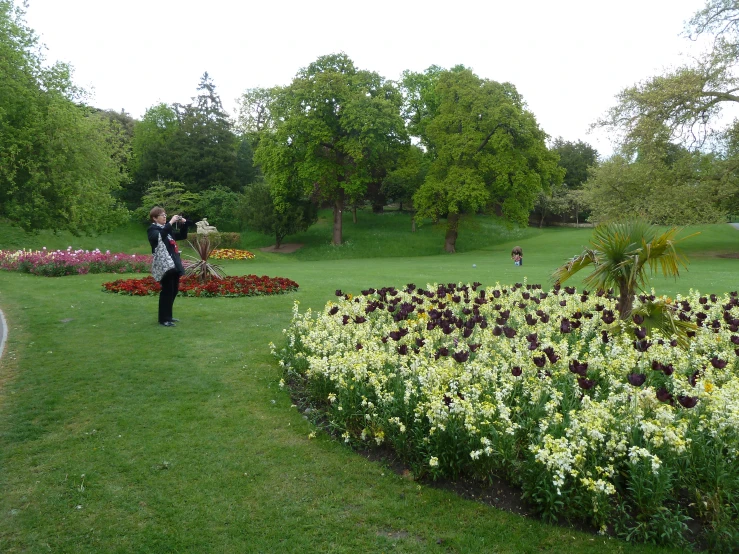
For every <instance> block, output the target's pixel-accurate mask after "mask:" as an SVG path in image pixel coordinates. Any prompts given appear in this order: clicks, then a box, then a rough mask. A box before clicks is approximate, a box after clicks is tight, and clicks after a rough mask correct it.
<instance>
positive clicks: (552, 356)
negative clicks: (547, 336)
mask: <svg viewBox="0 0 739 554" xmlns="http://www.w3.org/2000/svg"><path fill="white" fill-rule="evenodd" d="M542 352H544V354H546V355H547V358H549V363H552V364H554V363H556V362H557V360H559V355H557V354H555V353H554V348H552V347H551V346H548V347H546V348H545V349H544V350H543V351H542Z"/></svg>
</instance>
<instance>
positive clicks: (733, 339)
mask: <svg viewBox="0 0 739 554" xmlns="http://www.w3.org/2000/svg"><path fill="white" fill-rule="evenodd" d="M731 342H733V343H734V344H739V335H731Z"/></svg>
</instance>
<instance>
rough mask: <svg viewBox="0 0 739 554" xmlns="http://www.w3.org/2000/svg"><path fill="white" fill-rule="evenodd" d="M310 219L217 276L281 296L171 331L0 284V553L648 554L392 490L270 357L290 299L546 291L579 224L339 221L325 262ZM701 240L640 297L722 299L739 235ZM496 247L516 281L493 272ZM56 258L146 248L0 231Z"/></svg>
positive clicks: (117, 237)
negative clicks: (371, 291) (674, 274)
mask: <svg viewBox="0 0 739 554" xmlns="http://www.w3.org/2000/svg"><path fill="white" fill-rule="evenodd" d="M322 215H324V216H325V215H326V214H325V213H324V214H322ZM347 215H348V214H347ZM322 225H323V228H322V229H323V230H322V231H321V232H320V233H319V230H320V227H319V228H318V230H316V229H312V230H311V234H305V235H301V236H297V237H289V238H288V239H287V242H301V243H303V244H305V245H306V246H305V247H304V248H303V249H302V250H301V251H299V252H297V253H296V254H291V255H285V254H263V253H261V252H259V251H258V247H260V246H266V245H268V244H270V241H269V239H268V238H267V237H261V236H258V235H251V234H248V233H246V234H245V235H244V244H243V246H244V247H246V248H250V249H253V250H254V251H255V253H256V254H257V257H256V259H254V260H251V261H248V262H226V263H224V266H225V267H226V269H227V272H228V273H230V274H243V273H256V274H258V275H261V274H267V275H270V276H283V277H289V278H291V279H294V280H295V281H297V282H298V283H299V284H300V291H299V292H297V293H295V294H290V295H285V296H276V297H262V298H224V299H220V298H219V299H208V298H203V299H199V298H180V299H178V300H177V302H176V303H175V315H176V317H179V318H180V319H182V322H181V323H180V324H179V325H178V327H177V328H175V329H167V328H163V327H160V326H158V325H157V324H156V304H157V299H156V298H132V297H127V296H116V295H110V294H104V293H102V292H100V285H101V283H102V282H104V281H106V280H111V279H113V278H114V276H111V275H85V276H74V277H63V278H56V279H50V278H43V277H34V276H30V275H21V274H15V273H7V272H0V307H1V308H2V310H3V311H4V313H5V316H6V319H7V322H8V326H9V327H10V336H9V338H8V343H7V345H6V351H5V355H4V356H3V358H2V361H0V514H2V517H0V552H46V551H52V552H172V551H190V552H383V551H395V552H541V551H549V552H599V553H600V552H620V551H623V550H625V549H627V548H628V549H629V550H630V551H635V552H663V551H664V550H660V549H657V548H654V547H648V546H640V547H632V546H629V545H626V544H625V543H622V542H620V541H617V540H614V539H607V538H604V537H599V536H595V535H589V534H585V533H580V532H577V531H574V530H572V529H569V528H566V527H553V526H548V525H544V524H542V523H541V522H539V521H537V520H536V519H531V518H524V517H521V516H517V515H512V514H509V513H507V512H503V511H499V510H497V509H494V508H492V507H489V506H487V505H485V504H481V503H478V502H474V501H469V500H465V499H462V498H460V497H457V496H456V495H455V494H453V493H451V492H446V491H443V490H439V489H436V488H434V487H432V486H428V485H427V484H423V483H416V482H413V481H410V480H407V479H404V478H402V477H401V476H399V475H396V474H395V473H394V472H392V471H391V470H389V469H388V468H387V467H386V466H384V465H383V464H382V463H378V462H370V461H368V460H366V459H365V458H364V457H362V456H361V455H359V454H356V453H354V452H353V451H352V450H351V449H349V448H347V447H345V446H344V445H342V444H340V443H338V442H335V441H333V440H331V439H329V438H328V437H326V436H325V435H323V434H320V433H319V434H318V437H317V438H315V439H312V440H311V439H309V436H308V435H309V434H310V433H311V431H313V430H314V427H313V426H312V425H311V424H310V423H309V422H308V421H306V419H305V418H304V417H303V415H302V414H301V413H299V412H298V411H297V410H296V409H295V408H292V407H291V400H290V398H289V395H288V393H287V392H284V391H281V390H280V389H279V388H278V382H279V380H280V377H281V373H280V369H279V367H278V365H277V364H276V362H275V361H274V360H273V358H272V357H271V356H270V354H269V348H268V344H269V342H270V341H271V342H274V343H276V344H280V343H281V340H282V338H281V337H282V333H281V330H282V329H283V328H285V327H286V326H287V325H288V323H289V320H290V315H291V308H292V304H293V302H294V301H295V300H298V301H299V302H300V303H301V310H304V309H306V308H308V307H311V308H314V309H320V308H321V307H322V306H323V305H324V303H325V302H326V301H327V300H328V299H330V298H332V297H333V294H334V291H335V289H342V290H344V291H347V292H352V291H359V290H360V289H362V288H367V287H381V286H384V285H404V284H406V283H409V282H415V283H417V284H423V285H425V284H426V283H428V282H458V281H464V282H466V281H480V282H482V283H484V284H493V283H495V282H496V281H499V282H501V283H512V282H517V281H518V282H522V281H523V280H524V279H527V280H528V282H529V283H542V284H545V285H546V284H548V283H549V281H548V276H549V274H551V272H552V270H553V269H554V267H555V266H556V265H558V264H559V263H561V262H562V261H563V260H564V259H566V258H567V257H568V256H571V255H573V254H575V253H577V252H579V250H580V249H581V247H582V246H583V245H584V244H585V243H586V242H587V239H588V237H589V234H590V232H589V231H588V230H572V229H554V230H544V231H541V230H538V229H523V230H516V229H511V230H508V229H506V228H505V227H502V226H500V225H498V224H497V223H496V222H495V221H493V220H490V219H486V218H480V219H479V220H478V221H477V222H476V223H474V224H472V225H470V227H469V228H468V229H467V230H466V234H465V229H463V230H462V233H461V235H460V240H459V250H460V253H458V254H456V255H445V254H439V252H440V250H441V245H442V242H443V234H441V233H440V232H439V231H438V230H435V229H433V228H432V227H431V226H430V225H424V226H423V227H421V228H420V229H419V231H418V232H417V233H416V234H415V235H412V234H411V233H410V232H409V230H410V220H409V218H408V216H405V215H403V214H386V215H383V216H374V217H373V216H370V215H368V214H364V215H363V214H360V219H359V222H358V223H357V224H356V225H354V224H352V223H351V218H350V217H347V219H346V223H345V235H346V237H347V238H348V239H349V241H350V244H349V246H348V247H341V248H334V247H330V246H328V244H327V243H328V240H329V233H328V231H329V227H328V226H327V225H328V223H326V222H325V221H324V222H323V223H322ZM701 232H702V234H701V235H700V236H698V237H695V238H693V239H690V241H688V242H686V243H685V244H686V250H689V253H690V256H691V260H692V263H691V265H690V267H689V271H688V272H687V273H685V275H684V276H683V277H681V279H680V280H678V281H677V282H675V281H672V280H670V281H667V282H662V280H660V279H656V280H655V284H656V286H657V288H658V292H662V291H664V292H668V293H670V294H675V293H679V292H686V291H687V290H689V289H690V288H698V289H700V290H701V291H705V292H717V293H718V292H725V291H727V290H735V289H736V288H738V285H739V279H737V277H736V275H737V270H739V259H731V258H719V257H716V254H718V253H723V254H726V253H731V252H734V253H736V252H739V231H736V230H734V229H732V228H731V227H730V226H728V225H722V226H706V227H704V228H702V229H701ZM691 242H692V245H691ZM514 244H520V245H521V246H522V247H523V249H524V253H525V264H526V265H524V266H523V267H514V266H513V265H512V263H511V262H510V259H509V254H510V249H511V247H512V246H513V245H514ZM68 245H71V246H73V247H82V248H88V249H89V248H95V247H98V248H100V249H102V250H106V249H110V250H111V251H125V252H130V253H133V252H144V251H146V249H147V244H146V240H145V234H144V230H143V228H142V227H140V226H138V227H137V226H133V225H132V226H129V227H127V228H123V229H121V230H119V231H117V232H116V233H112V234H110V235H106V236H102V237H96V238H95V237H93V238H90V237H85V238H79V239H78V238H75V237H70V236H65V235H56V236H55V235H49V234H40V235H35V236H30V237H29V236H26V235H25V234H23V233H20V232H18V231H17V230H15V229H13V228H10V227H8V226H2V225H0V248H19V247H26V248H38V247H41V246H47V247H48V248H58V247H62V248H66V246H68ZM689 245H691V246H690V247H689ZM383 252H384V253H385V256H387V257H379V256H381V255H382V254H383ZM473 264H474V265H476V267H473Z"/></svg>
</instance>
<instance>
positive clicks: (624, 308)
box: [618, 283, 635, 321]
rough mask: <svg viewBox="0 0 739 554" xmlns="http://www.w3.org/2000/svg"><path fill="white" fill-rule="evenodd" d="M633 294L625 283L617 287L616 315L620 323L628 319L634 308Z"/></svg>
mask: <svg viewBox="0 0 739 554" xmlns="http://www.w3.org/2000/svg"><path fill="white" fill-rule="evenodd" d="M634 296H635V295H634V293H633V292H631V291H630V290H629V287H628V286H627V285H626V283H619V287H618V315H619V317H620V318H621V320H622V321H625V320H627V319H629V317H630V316H631V310H632V308H633V307H634Z"/></svg>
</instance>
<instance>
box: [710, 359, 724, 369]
mask: <svg viewBox="0 0 739 554" xmlns="http://www.w3.org/2000/svg"><path fill="white" fill-rule="evenodd" d="M711 365H712V366H713V367H715V368H716V369H724V368H725V367H726V361H725V360H720V359H719V358H717V357H716V356H714V357H713V358H711Z"/></svg>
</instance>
